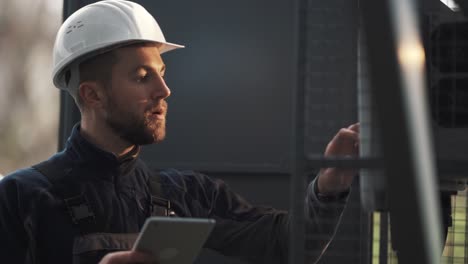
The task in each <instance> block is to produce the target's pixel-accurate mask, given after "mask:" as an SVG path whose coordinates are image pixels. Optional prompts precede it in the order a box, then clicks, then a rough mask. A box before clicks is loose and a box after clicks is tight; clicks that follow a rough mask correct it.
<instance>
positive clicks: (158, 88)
mask: <svg viewBox="0 0 468 264" xmlns="http://www.w3.org/2000/svg"><path fill="white" fill-rule="evenodd" d="M170 95H171V90H170V89H169V87H168V86H167V84H166V82H165V81H164V78H163V77H161V76H158V78H156V80H155V83H154V84H153V90H152V95H151V97H152V98H153V99H164V98H167V97H169V96H170Z"/></svg>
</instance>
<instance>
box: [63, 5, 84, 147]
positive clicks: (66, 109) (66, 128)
mask: <svg viewBox="0 0 468 264" xmlns="http://www.w3.org/2000/svg"><path fill="white" fill-rule="evenodd" d="M82 6H83V3H82V1H77V0H64V1H63V13H62V18H63V21H65V19H67V17H68V16H70V15H71V14H72V13H73V12H75V11H76V10H78V8H80V7H82ZM79 120H80V111H79V110H78V107H76V105H75V101H74V100H73V98H72V97H71V96H70V95H69V94H68V92H65V91H63V90H61V91H60V121H59V139H58V140H59V142H58V150H59V151H60V150H62V149H63V147H64V145H65V142H66V141H67V138H68V136H69V135H70V132H71V130H72V128H73V125H74V124H75V123H76V122H78V121H79Z"/></svg>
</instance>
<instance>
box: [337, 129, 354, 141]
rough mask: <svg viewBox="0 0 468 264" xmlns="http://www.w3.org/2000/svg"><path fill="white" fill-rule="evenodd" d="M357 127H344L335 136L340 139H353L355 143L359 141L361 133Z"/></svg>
mask: <svg viewBox="0 0 468 264" xmlns="http://www.w3.org/2000/svg"><path fill="white" fill-rule="evenodd" d="M355 129H356V128H355V127H353V129H350V128H342V129H340V131H338V134H336V136H335V138H336V139H337V140H339V141H344V140H351V141H353V143H356V142H359V133H358V132H356V130H355ZM358 129H359V128H358Z"/></svg>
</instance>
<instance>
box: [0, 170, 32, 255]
mask: <svg viewBox="0 0 468 264" xmlns="http://www.w3.org/2000/svg"><path fill="white" fill-rule="evenodd" d="M19 208H20V194H19V192H18V185H17V182H16V181H14V180H13V179H11V178H10V177H8V176H6V177H5V178H3V179H2V180H0V234H1V235H0V260H1V261H2V263H26V262H27V261H26V259H27V255H28V250H27V248H28V242H27V241H28V240H27V233H26V230H25V228H24V227H23V220H22V217H21V213H20V210H19Z"/></svg>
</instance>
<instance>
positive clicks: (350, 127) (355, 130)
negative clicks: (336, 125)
mask: <svg viewBox="0 0 468 264" xmlns="http://www.w3.org/2000/svg"><path fill="white" fill-rule="evenodd" d="M360 128H361V123H359V122H358V123H355V124H352V125H350V126H349V127H348V129H349V130H352V131H354V132H357V133H359V129H360Z"/></svg>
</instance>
